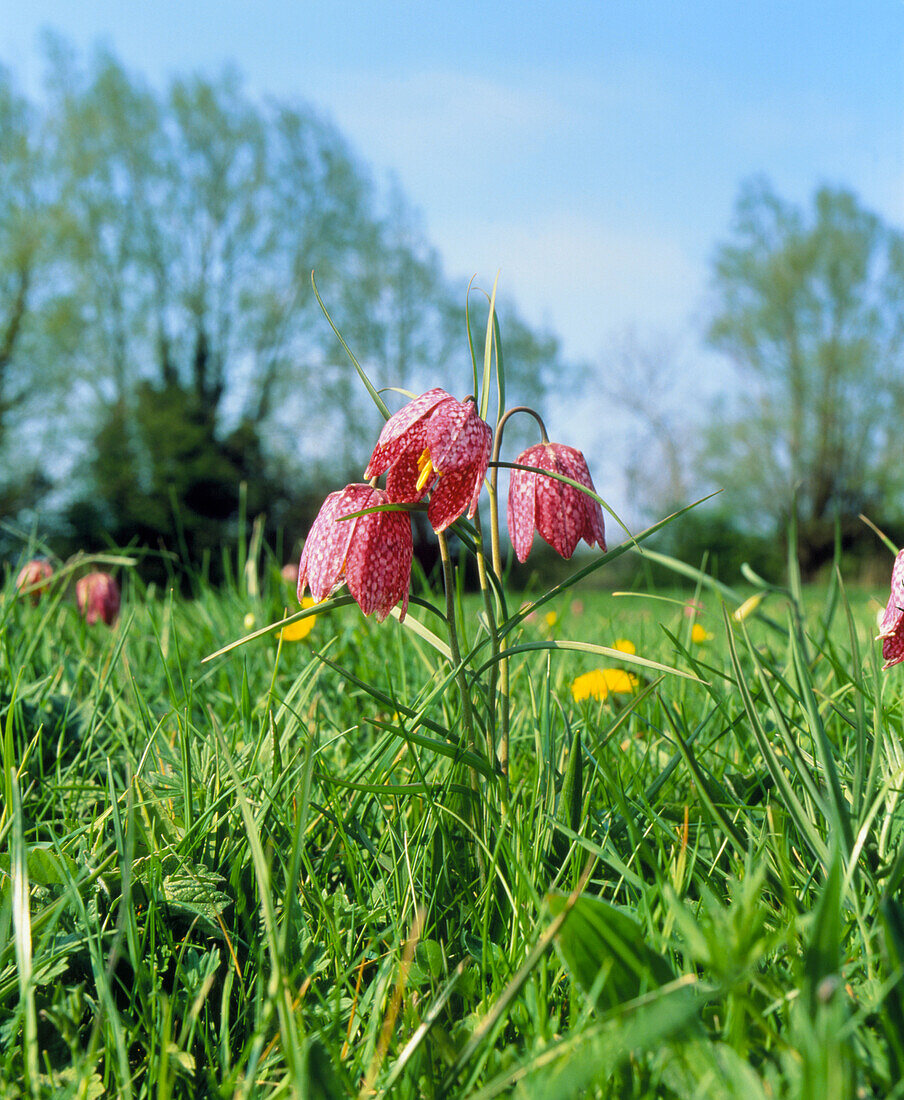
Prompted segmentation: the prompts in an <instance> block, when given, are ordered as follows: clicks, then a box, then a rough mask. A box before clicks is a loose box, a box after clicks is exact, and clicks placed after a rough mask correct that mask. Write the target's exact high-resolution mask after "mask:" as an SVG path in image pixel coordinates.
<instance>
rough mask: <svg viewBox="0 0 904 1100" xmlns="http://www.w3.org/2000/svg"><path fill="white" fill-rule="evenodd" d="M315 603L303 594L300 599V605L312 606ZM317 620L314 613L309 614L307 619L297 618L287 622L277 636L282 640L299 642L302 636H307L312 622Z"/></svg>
mask: <svg viewBox="0 0 904 1100" xmlns="http://www.w3.org/2000/svg"><path fill="white" fill-rule="evenodd" d="M315 603H317V601H316V600H314V599H312V598H311V597H310V596H305V598H304V599H303V600H302V601H301V606H302V607H313V606H314V604H315ZM316 622H317V616H316V615H310V616H309V617H308V618H307V619H299V620H298V621H297V622H294V623H289V625H288V626H284V627H283V628H282V630H281V631H280V632H279V637H280V638H282V640H283V641H284V642H300V641H301V639H302V638H307V636H308V635H309V634H310V633H311V631H312V630H313V629H314V623H316Z"/></svg>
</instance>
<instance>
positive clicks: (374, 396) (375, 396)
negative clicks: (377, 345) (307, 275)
mask: <svg viewBox="0 0 904 1100" xmlns="http://www.w3.org/2000/svg"><path fill="white" fill-rule="evenodd" d="M311 286H312V287H313V288H314V297H315V298H316V299H317V304H318V305H319V306H320V308H321V310H322V311H323V316H324V317H326V319H327V321H328V322H329V326H330V328H331V329H332V330H333V332H334V333H335V335H336V339H337V340H338V341H339V343H340V344H341V345H342V346H343V348H344V349H345V353H346V355H347V356H348V357H349V359H351V361H352V365H353V366H354V368H355V370H356V371H357V372H358V377H359V378H360V379H361V381H362V382H363V383H364V387H365V389H366V390H367V392H368V393H369V394H370V397H371V400H372V401H373V403H374V404H375V405H376V406H377V408H378V409H379V410H380V412H381V413H382V414H383V419H384V420H388V419H389V418H390V416H391V415H392V414H391V413H390V411H389V408H388V407H387V405H386V402H385V401H384V400H383V398H382V397H381V396H380V394H379V392H378V391H377V389H376V388H375V387H374V385H373V383H372V382H371V380H370V379H369V378H368V377H367V375H366V374H365V373H364V370H363V368H362V366H361V364H360V363H359V362H358V360H357V359H356V358H355V357H354V355H353V354H352V351H351V348H350V347H349V346H348V344H346V342H345V339H344V338H343V336H342V333H341V332H340V331H339V329H337V328H336V326H335V325H334V324H333V318H332V317H330V313H329V310H328V309H327V308H326V306H325V305H324V304H323V299H322V298H321V297H320V291H319V290H318V289H317V283H316V282H315V280H314V272H313V271H312V272H311Z"/></svg>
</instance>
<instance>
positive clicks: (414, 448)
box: [298, 388, 606, 622]
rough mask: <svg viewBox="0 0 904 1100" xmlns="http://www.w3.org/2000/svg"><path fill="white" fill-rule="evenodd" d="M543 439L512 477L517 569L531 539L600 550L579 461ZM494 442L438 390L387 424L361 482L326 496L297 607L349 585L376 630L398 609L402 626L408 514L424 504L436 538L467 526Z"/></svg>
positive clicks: (307, 549) (462, 405)
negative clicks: (461, 523)
mask: <svg viewBox="0 0 904 1100" xmlns="http://www.w3.org/2000/svg"><path fill="white" fill-rule="evenodd" d="M501 423H502V421H500V428H499V429H497V431H498V432H501ZM543 436H544V438H543V442H542V443H539V444H537V445H536V446H534V447H529V448H528V449H527V450H526V451H524V452H523V453H522V454H521V455H519V456H518V459H517V461H516V464H515V467H514V469H513V471H512V477H511V484H510V490H509V501H508V524H509V535H510V537H511V540H512V545H513V546H514V548H515V553H516V555H517V557H518V560H519V561H522V562H523V561H524V560H525V559H526V558H527V556H528V554H529V553H530V549H531V545H532V543H533V537H534V531H535V530H536V531H538V532H539V533H540V536H541V537H542V538H543V539H545V540H546V542H547V543H549V545H550V546H552V547H553V549H555V550H556V551H557V552H558V553H559V554H561V555H562V557H564V558H570V557H571V555H572V554H573V553H574V551H575V548H576V546H577V544H578V543H579V542H580V540H581V539H584V540H585V541H586V542H587V543H588V544H589V545H591V546H593V545H596V546H599V547H600V549H602V550H605V548H606V540H605V534H604V529H603V513H602V508H601V507H600V504H599V503H598V501H597V500H596V499H594V497H593V496H589V495H588V494H587V493H585V492H584V491H583V490H582V489H581V488H580V486H583V487H584V489H588V490H590V492H591V493H595V489H594V486H593V480H592V479H591V477H590V471H589V470H588V469H587V462H586V460H585V458H584V456H583V455H582V454H581V452H580V451H578V450H575V448H573V447H568V446H565V445H564V444H561V443H549V442H548V441H547V440H546V437H545V431H544V433H543ZM493 442H494V440H493V430H492V429H491V428H490V426H489V424H487V423H486V421H485V420H483V419H482V418H481V417H480V415H479V413H478V410H477V406H476V404H475V403H474V401H473V400H472V399H467V400H465V401H458V400H456V398H454V397H452V396H451V395H450V394H448V393H447V392H446V391H445V390H442V389H438V388H437V389H432V390H428V391H427V392H426V393H423V394H421V396H420V397H417V398H415V399H414V400H413V401H410V402H409V403H408V404H407V405H405V406H404V407H403V408H402V409H400V410H399V411H398V412H397V413H395V415H393V416H391V417H389V419H388V420H387V421H386V423H385V425H384V426H383V430H382V431H381V432H380V436H379V438H378V440H377V443H376V446H375V447H374V450H373V454H372V455H371V457H370V461H369V462H368V464H367V468H366V469H365V471H364V477H365V479H366V482H362V483H357V484H353V485H347V486H346V487H345V488H344V489H342V490H340V491H338V492H335V493H331V494H330V495H329V496H328V497H327V498H326V500H325V501H324V503H323V506H322V507H321V509H320V512H319V513H318V515H317V518H316V519H315V520H314V524H313V526H312V527H311V530H310V533H309V535H308V538H307V541H306V542H305V545H304V550H303V553H302V556H301V561H300V563H299V568H298V599H299V600H300V601H301V600H303V598H304V595H305V592H306V591H307V590H308V589H310V592H311V595H312V596H313V598H314V600H316V601H318V602H319V601H321V600H324V599H326V598H327V597H328V596H330V595H332V594H333V592H335V591H336V590H337V589H338V588H339V587H340V586H341V585H342V584H345V585H347V587H348V591H349V593H350V594H351V596H352V597H353V598H354V599H355V601H356V602H357V603H358V605H359V606H360V608H361V610H362V611H363V612H364V614H365V615H370V614H374V615H375V616H376V618H377V621H378V622H380V621H382V620H383V619H385V618H386V616H387V615H388V614H389V612H390V611H391V610H392V609H393V608H394V607H396V606H399V605H401V611H400V615H399V618H400V619H404V617H405V612H406V610H407V607H408V589H409V584H410V577H411V561H412V536H411V517H410V515H409V512H410V509H411V507H413V506H417V505H421V504H422V502H423V501H424V500H425V499H427V518H428V520H429V521H430V524H431V526H432V527H433V530H434V531H435V532H436V533H437V534H438V535H442V534H443V532H445V531H446V529H447V528H448V527H450V526H451V525H452V524H453V523H454V522H455V521H456V520H457V519H459V518H460V517H461V516H462V515H467V517H468V519H473V518H474V516H475V514H476V512H477V506H478V502H479V498H480V493H481V490H482V488H483V485H484V478H485V477H486V474H487V469H488V467H489V465H490V456H491V453H492V451H493ZM498 442H499V441H498V440H497V449H498ZM383 474H385V475H386V488H385V489H379V488H377V487H376V485H375V482H376V480H377V479H378V478H379V477H381V476H382V475H383ZM549 474H552V475H554V476H552V477H550V476H548V475H549ZM367 482H369V483H367ZM428 498H429V499H428Z"/></svg>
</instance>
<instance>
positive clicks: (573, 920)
mask: <svg viewBox="0 0 904 1100" xmlns="http://www.w3.org/2000/svg"><path fill="white" fill-rule="evenodd" d="M547 900H548V903H549V908H550V911H551V912H552V914H553V916H557V915H558V914H559V913H561V912H562V911H563V910H564V909H565V907H566V905H567V903H568V895H566V894H562V893H555V894H550V896H549V898H548V899H547ZM556 945H557V947H558V949H559V952H560V954H561V956H562V959H563V960H564V962H565V965H566V966H567V968H568V971H569V973H570V974H571V976H572V977H573V978H574V980H575V981H576V982H577V983H578V985H579V986H580V987H581V989H583V991H584V992H585V993H586V994H587V996H589V997H593V998H594V1000H595V1002H596V1004H597V1006H598V1007H600V1008H615V1007H617V1006H618V1005H620V1004H623V1003H624V1002H626V1001H630V1000H633V999H634V998H635V997H638V996H640V994H641V993H646V992H648V991H649V990H652V989H656V988H658V987H659V986H662V985H665V984H666V983H667V982H671V981H673V980H674V978H675V974H674V971H673V970H672V967H671V966H670V964H669V963H668V961H667V960H666V959H665V957H664V956H662V955H660V954H659V953H658V952H656V951H654V950H653V948H651V947H650V946H649V944H648V943H647V934H646V932H645V931H644V930H643V929H642V928H641V926H640V925H639V924H638V923H637V921H636V920H634V918H633V917H631V916H629V915H628V914H627V913H626V912H624V910H622V909H616V908H615V906H614V905H610V904H609V903H608V902H606V901H603V900H602V898H597V897H593V896H591V895H589V894H585V895H583V896H582V897H580V898H578V900H577V901H576V902H575V904H574V908H573V909H572V911H571V913H570V914H569V915H568V919H567V920H566V921H565V924H564V925H563V927H562V928H561V929H560V931H559V934H558V936H557V938H556Z"/></svg>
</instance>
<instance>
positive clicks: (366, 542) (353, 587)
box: [346, 490, 412, 622]
mask: <svg viewBox="0 0 904 1100" xmlns="http://www.w3.org/2000/svg"><path fill="white" fill-rule="evenodd" d="M376 492H377V493H379V496H376V495H375V497H374V499H373V501H372V504H382V503H387V501H386V497H385V494H383V493H380V492H379V490H377V491H376ZM411 558H412V541H411V520H410V518H409V516H408V515H407V513H405V512H375V513H374V514H373V515H369V516H362V517H361V520H360V522H359V523H358V528H357V530H356V531H355V537H354V539H353V540H352V545H351V547H350V548H349V552H348V562H347V565H346V575H347V578H348V590H349V592H350V593H351V594H352V596H354V598H355V600H356V601H357V603H358V605H359V606H360V608H361V610H362V611H363V612H364V614H365V615H370V614H371V613H373V612H376V616H377V621H378V622H382V621H383V620H384V619H385V618H386V616H387V615H388V614H389V612H390V611H391V610H392V609H393V607H395V605H396V604H397V603H398V602H399V601H400V600H401V601H402V615H401V617H402V618H403V619H404V617H405V612H406V610H407V608H408V585H409V581H410V577H411Z"/></svg>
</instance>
